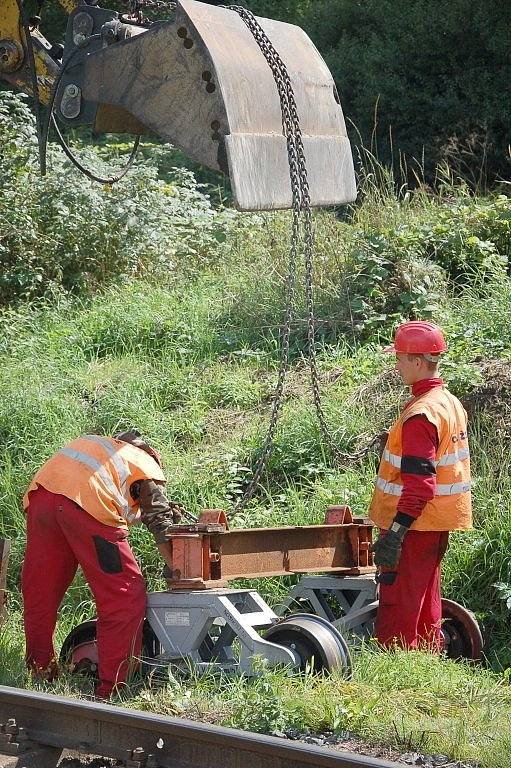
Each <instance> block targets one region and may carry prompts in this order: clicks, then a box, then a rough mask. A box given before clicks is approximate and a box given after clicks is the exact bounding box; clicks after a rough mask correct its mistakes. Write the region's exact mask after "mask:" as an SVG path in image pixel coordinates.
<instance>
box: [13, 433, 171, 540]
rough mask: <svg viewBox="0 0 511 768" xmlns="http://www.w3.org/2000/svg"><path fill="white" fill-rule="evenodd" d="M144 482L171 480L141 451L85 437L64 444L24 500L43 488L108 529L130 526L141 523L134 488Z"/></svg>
mask: <svg viewBox="0 0 511 768" xmlns="http://www.w3.org/2000/svg"><path fill="white" fill-rule="evenodd" d="M139 480H157V481H158V480H159V481H163V482H164V481H165V476H164V474H163V472H162V470H161V468H160V467H159V465H158V463H157V462H156V461H155V460H154V459H153V458H152V456H149V454H148V453H146V452H145V451H143V450H142V449H141V448H137V447H136V446H134V445H131V444H130V443H125V442H123V441H122V440H115V439H114V438H112V437H102V436H100V435H84V436H83V437H79V438H78V439H77V440H73V442H71V443H69V444H68V445H66V446H64V448H62V449H61V450H60V451H58V453H56V454H55V455H54V456H52V457H51V459H49V460H48V461H47V462H46V464H44V465H43V466H42V467H41V469H40V470H39V472H37V473H36V475H35V476H34V478H33V479H32V482H31V484H30V487H29V488H28V490H27V492H26V494H25V496H24V498H23V506H24V507H25V509H26V508H27V507H28V503H29V494H30V492H31V491H33V490H35V489H36V488H37V487H38V486H39V485H42V486H43V487H44V488H46V490H47V491H51V492H52V493H59V494H62V495H63V496H66V497H67V498H68V499H71V500H72V501H75V502H76V503H77V504H78V505H79V506H80V507H82V509H84V510H85V511H86V512H88V513H89V514H90V515H92V516H93V517H95V518H96V519H97V520H99V521H100V522H102V523H105V524H106V525H113V526H118V527H121V528H126V527H127V526H128V525H133V524H134V523H137V522H139V520H140V510H139V506H138V502H137V501H135V500H134V499H132V497H131V494H130V487H131V485H132V484H133V483H135V482H137V481H139Z"/></svg>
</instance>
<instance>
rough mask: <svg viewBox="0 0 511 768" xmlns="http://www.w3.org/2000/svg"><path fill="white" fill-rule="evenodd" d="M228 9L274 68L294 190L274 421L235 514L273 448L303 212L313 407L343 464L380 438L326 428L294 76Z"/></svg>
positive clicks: (249, 17)
mask: <svg viewBox="0 0 511 768" xmlns="http://www.w3.org/2000/svg"><path fill="white" fill-rule="evenodd" d="M229 8H230V10H232V11H235V12H236V13H238V14H239V16H240V17H241V19H242V20H243V22H244V23H245V24H246V26H247V27H248V29H249V30H250V32H251V33H252V36H253V37H254V40H255V41H256V43H257V44H258V46H259V48H260V50H261V52H262V54H263V56H264V57H265V59H266V61H267V63H268V66H269V67H270V69H271V71H272V74H273V78H274V80H275V85H276V86H277V91H278V94H279V98H280V106H281V112H282V130H283V134H284V136H285V138H286V142H287V153H288V162H289V176H290V181H291V192H292V212H293V224H292V235H291V246H290V257H289V273H288V278H287V286H286V310H285V315H284V323H283V328H282V345H281V355H280V367H279V372H278V378H277V385H276V388H275V392H274V396H273V405H272V411H271V416H270V423H269V427H268V431H267V434H266V437H265V439H264V443H263V447H262V449H261V454H260V457H259V459H258V462H257V466H256V468H255V471H254V474H253V476H252V478H251V480H250V483H249V484H248V486H247V488H246V489H245V492H244V494H243V496H242V498H241V499H240V500H239V501H238V503H237V504H236V505H235V507H234V510H233V513H232V514H233V515H234V514H236V513H237V512H240V511H241V510H242V509H244V507H245V506H246V505H247V504H248V502H249V501H250V499H251V498H252V496H253V494H254V491H255V489H256V487H257V486H258V484H259V481H260V479H261V475H262V473H263V472H264V469H265V467H266V463H267V460H268V457H269V455H270V453H271V449H272V445H273V439H274V436H275V430H276V427H277V421H278V418H279V415H280V412H281V410H282V404H283V395H284V380H285V377H286V373H287V369H288V365H289V337H290V326H291V320H292V314H293V310H292V304H293V296H294V289H295V282H296V263H297V257H298V245H299V240H300V223H301V215H302V214H303V233H304V234H303V239H304V259H305V293H306V300H307V348H308V358H309V368H310V377H311V387H312V396H313V401H314V406H315V408H316V413H317V417H318V421H319V425H320V428H321V432H322V434H323V437H324V438H325V440H326V442H327V444H328V447H329V448H330V451H331V452H332V454H333V456H334V457H335V458H336V460H337V461H338V462H339V463H346V462H351V461H355V460H357V459H359V458H361V457H362V456H364V455H365V454H366V453H367V452H368V451H369V450H370V448H371V447H372V446H373V445H375V444H376V442H377V440H378V438H377V437H375V438H373V439H372V440H371V442H370V443H369V445H367V446H365V447H364V448H363V449H362V450H361V451H358V452H357V453H353V454H350V453H343V452H342V451H340V450H339V448H338V447H337V445H336V444H335V442H334V439H333V437H332V434H331V433H330V430H329V429H328V425H327V422H326V417H325V412H324V410H323V406H322V404H321V394H320V384H319V374H318V368H317V362H316V342H315V329H314V291H313V286H314V273H313V253H314V232H313V225H312V208H311V200H310V192H309V181H308V176H307V164H306V159H305V151H304V146H303V138H302V132H301V127H300V119H299V116H298V110H297V107H296V99H295V95H294V91H293V86H292V83H291V78H290V76H289V73H288V71H287V68H286V65H285V64H284V62H283V61H282V59H281V57H280V56H279V54H278V52H277V51H276V50H275V48H274V46H273V44H272V42H271V40H270V39H269V37H268V36H267V34H266V33H265V31H264V29H263V28H262V27H261V25H260V24H259V22H258V21H257V19H256V17H255V16H254V14H253V13H252V12H251V11H249V10H247V9H246V8H244V7H243V6H240V5H231V6H229Z"/></svg>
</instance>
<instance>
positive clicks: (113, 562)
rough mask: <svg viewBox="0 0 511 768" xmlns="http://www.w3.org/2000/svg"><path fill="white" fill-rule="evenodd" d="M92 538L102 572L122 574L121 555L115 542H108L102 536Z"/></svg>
mask: <svg viewBox="0 0 511 768" xmlns="http://www.w3.org/2000/svg"><path fill="white" fill-rule="evenodd" d="M92 538H93V539H94V546H95V547H96V554H97V556H98V562H99V565H100V567H101V570H102V571H104V573H121V572H122V562H121V553H120V552H119V547H118V546H117V544H116V543H115V542H113V541H107V540H106V539H103V538H102V537H101V536H93V537H92Z"/></svg>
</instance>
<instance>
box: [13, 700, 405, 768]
mask: <svg viewBox="0 0 511 768" xmlns="http://www.w3.org/2000/svg"><path fill="white" fill-rule="evenodd" d="M43 713H44V717H43ZM70 716H72V717H73V718H74V719H75V720H74V721H73V725H74V732H73V737H74V739H75V742H74V744H73V745H70V743H69V738H67V736H66V733H64V730H65V726H64V718H69V717H70ZM30 717H34V718H36V720H35V722H36V723H38V724H39V729H38V727H37V726H35V727H31V725H30V724H28V725H27V726H26V727H27V731H28V735H29V738H30V739H32V740H33V741H35V742H37V743H38V744H42V745H47V746H52V747H62V748H67V749H69V748H70V747H72V746H81V747H82V748H83V745H84V741H86V739H85V740H84V739H83V734H84V733H88V732H89V733H90V725H91V723H92V724H94V731H95V733H96V735H97V737H98V738H97V741H95V743H94V744H93V746H94V748H95V749H97V750H99V751H97V752H94V753H93V754H98V755H99V754H102V752H101V739H102V736H103V728H102V727H101V726H102V725H103V724H105V725H106V724H111V725H113V726H114V727H115V729H116V731H115V733H116V735H117V737H118V738H119V741H121V740H122V743H119V744H118V745H116V746H118V748H119V754H124V753H125V751H126V747H127V746H130V743H129V740H128V738H129V737H128V734H130V733H133V738H134V739H136V738H137V736H136V734H135V733H134V731H136V730H137V729H138V731H144V732H147V733H148V734H152V733H155V737H157V738H158V739H161V738H162V737H167V738H169V737H171V738H172V739H174V740H176V739H179V740H181V741H183V742H185V743H186V742H189V745H190V747H191V746H193V745H194V744H195V745H196V746H197V747H199V749H198V750H193V752H194V753H195V757H196V759H195V760H192V761H189V760H187V762H186V765H187V768H203V766H204V765H205V764H206V763H205V762H204V755H203V753H202V752H201V749H200V747H201V746H202V747H203V748H204V749H205V750H207V751H208V752H209V751H211V750H213V749H214V748H219V747H221V748H222V750H223V753H222V754H223V755H224V756H225V759H223V760H222V764H223V765H224V766H229V765H233V766H234V765H238V763H237V760H236V753H238V752H243V753H245V755H247V753H252V754H253V755H254V756H256V755H257V756H259V757H264V758H265V759H273V760H276V761H278V765H279V768H293V766H309V765H310V766H318V768H399V765H398V764H397V763H394V762H388V761H384V760H380V759H379V758H373V757H367V756H363V755H353V754H349V753H347V752H338V751H334V750H330V749H327V748H323V747H315V746H312V745H308V744H302V743H296V742H291V743H290V742H286V741H284V740H282V739H279V738H277V737H274V736H265V735H262V734H257V733H249V732H245V731H240V730H235V729H230V728H224V727H222V726H217V725H209V724H205V723H196V722H193V721H191V720H185V719H181V718H175V717H165V716H163V715H156V714H147V713H146V712H140V711H138V710H132V709H126V708H124V707H118V706H112V705H107V704H100V703H97V702H89V701H81V700H78V699H70V698H66V697H63V696H54V695H52V694H44V693H36V692H33V691H26V690H21V689H19V688H8V687H6V686H0V720H1V721H3V722H6V720H7V719H8V718H15V719H16V720H17V722H18V724H19V725H25V722H27V720H29V719H30ZM43 719H46V720H48V719H49V720H50V721H51V723H52V725H53V719H54V721H55V727H54V730H52V731H51V733H50V732H47V733H45V731H44V727H42V726H41V724H40V720H43ZM24 721H25V722H24ZM88 728H89V731H88ZM108 732H109V733H111V731H108ZM171 743H172V742H171ZM201 743H202V744H201ZM133 746H135V745H133ZM226 750H229V754H228V753H227V751H226ZM105 756H107V754H105ZM188 757H190V755H189V756H188ZM162 758H163V761H162ZM233 758H234V760H233ZM157 759H158V764H159V765H160V766H161V768H166V767H167V766H168V768H170V766H171V765H172V766H175V765H177V764H176V762H175V760H174V759H171V762H166V759H165V756H164V755H159V754H157ZM275 764H277V763H275Z"/></svg>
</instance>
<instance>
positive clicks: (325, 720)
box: [0, 612, 511, 768]
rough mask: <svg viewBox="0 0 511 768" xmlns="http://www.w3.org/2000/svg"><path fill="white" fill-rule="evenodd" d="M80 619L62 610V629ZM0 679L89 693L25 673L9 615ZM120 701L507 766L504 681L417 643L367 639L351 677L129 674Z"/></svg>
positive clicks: (84, 687)
mask: <svg viewBox="0 0 511 768" xmlns="http://www.w3.org/2000/svg"><path fill="white" fill-rule="evenodd" d="M77 618H79V617H78V613H77V612H76V613H75V615H74V616H72V617H69V616H67V617H65V618H64V617H63V622H62V625H61V628H60V635H61V637H62V630H63V629H64V628H69V627H71V626H72V624H73V621H74V620H76V619H77ZM0 648H1V652H2V658H3V665H2V668H1V670H0V684H8V685H16V686H19V687H23V688H35V689H36V690H43V691H48V692H53V693H57V694H60V695H65V696H74V697H88V696H90V695H91V694H92V686H91V683H89V682H87V681H86V680H84V681H79V680H77V679H76V678H71V677H69V676H68V675H65V674H64V675H61V677H60V678H59V680H58V681H57V682H55V683H53V684H51V685H49V684H45V683H40V682H36V681H34V680H32V679H31V678H30V677H29V676H28V674H27V672H26V670H25V667H24V665H23V662H22V653H23V642H22V632H21V627H20V626H19V619H18V617H17V615H16V614H11V617H10V619H9V622H8V624H7V626H6V628H5V629H4V631H3V633H2V639H1V640H0ZM122 703H123V704H124V705H126V706H128V707H133V708H136V709H142V710H149V711H151V712H157V713H159V714H163V715H169V716H179V717H186V718H191V719H194V720H204V721H206V722H212V723H217V724H220V725H226V726H230V727H235V728H242V729H246V730H252V731H258V732H264V733H275V732H282V731H284V732H285V731H295V732H296V731H298V732H300V733H307V732H311V731H312V732H318V733H325V732H332V733H333V734H336V735H338V736H339V737H343V738H345V737H346V736H348V737H352V738H353V737H354V736H356V737H357V738H360V739H362V740H363V741H365V742H367V743H369V744H374V745H378V744H385V745H388V746H391V747H393V748H395V749H396V750H399V751H420V752H421V753H439V754H445V755H449V756H450V757H452V758H453V759H458V760H464V761H466V760H475V761H477V762H478V764H479V765H480V766H481V768H506V767H507V765H508V762H506V760H507V761H508V759H509V747H510V744H511V725H510V723H511V688H510V687H509V685H508V684H507V683H506V682H505V680H504V678H502V677H501V676H499V675H497V674H496V673H494V672H491V671H490V670H485V669H481V668H475V667H471V666H470V665H468V664H461V663H454V662H451V661H448V660H445V659H440V658H438V657H435V656H432V655H430V654H428V653H422V652H420V651H415V652H404V651H399V650H397V651H395V652H387V653H382V652H381V651H379V650H377V649H376V648H375V647H373V645H372V644H367V645H365V646H364V647H362V648H361V649H359V650H358V651H356V652H355V653H354V676H353V678H352V679H351V680H349V681H348V680H346V679H344V678H342V677H341V676H340V675H337V674H333V675H330V676H327V675H316V674H313V672H312V671H310V670H309V671H308V672H306V673H305V674H303V675H296V674H289V673H287V672H286V671H285V670H273V671H272V670H268V669H266V668H265V667H264V664H261V670H260V676H259V677H257V678H253V679H246V678H240V677H238V678H233V677H227V676H220V677H219V676H218V675H213V674H206V675H203V676H201V677H197V676H195V675H194V674H193V672H192V673H191V675H190V676H187V677H183V676H182V675H177V676H175V675H173V674H172V673H169V676H168V679H167V680H159V681H158V682H157V683H156V682H154V681H153V683H152V685H148V683H147V681H145V682H144V683H141V682H140V681H138V682H134V683H133V684H132V686H131V688H130V689H129V690H128V691H127V692H126V693H124V694H123V697H122Z"/></svg>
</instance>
